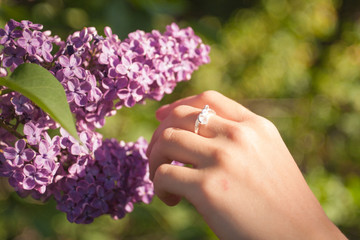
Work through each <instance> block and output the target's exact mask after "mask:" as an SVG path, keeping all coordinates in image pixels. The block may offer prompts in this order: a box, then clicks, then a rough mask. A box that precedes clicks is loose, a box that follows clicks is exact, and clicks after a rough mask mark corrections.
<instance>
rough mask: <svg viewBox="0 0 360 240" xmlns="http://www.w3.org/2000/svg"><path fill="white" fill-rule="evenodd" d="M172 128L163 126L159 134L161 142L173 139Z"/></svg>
mask: <svg viewBox="0 0 360 240" xmlns="http://www.w3.org/2000/svg"><path fill="white" fill-rule="evenodd" d="M174 133H175V131H174V129H173V128H165V129H164V130H163V131H162V132H161V134H160V140H161V142H163V141H164V142H169V141H173V139H174Z"/></svg>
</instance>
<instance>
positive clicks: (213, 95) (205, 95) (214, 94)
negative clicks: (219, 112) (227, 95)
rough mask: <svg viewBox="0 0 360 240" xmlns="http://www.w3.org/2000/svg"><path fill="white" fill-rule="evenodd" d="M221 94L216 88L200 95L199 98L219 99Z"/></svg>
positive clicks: (207, 99) (205, 99)
mask: <svg viewBox="0 0 360 240" xmlns="http://www.w3.org/2000/svg"><path fill="white" fill-rule="evenodd" d="M220 95H221V94H220V93H218V92H216V91H214V90H207V91H205V92H203V93H201V94H200V95H199V98H200V99H202V100H204V101H211V100H214V99H217V98H218V97H219V96H220Z"/></svg>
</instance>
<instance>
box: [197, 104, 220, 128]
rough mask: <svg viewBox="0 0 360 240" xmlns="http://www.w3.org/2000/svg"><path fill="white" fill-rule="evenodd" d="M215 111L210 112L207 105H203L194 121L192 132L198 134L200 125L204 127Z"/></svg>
mask: <svg viewBox="0 0 360 240" xmlns="http://www.w3.org/2000/svg"><path fill="white" fill-rule="evenodd" d="M215 114H216V113H215V111H214V110H212V109H211V108H210V107H209V105H205V107H204V108H203V109H202V110H201V113H199V115H198V117H197V119H196V121H195V130H194V132H195V133H196V134H198V132H199V127H200V124H201V125H204V124H207V123H208V122H209V119H210V117H211V116H212V115H215Z"/></svg>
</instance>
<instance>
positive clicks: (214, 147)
mask: <svg viewBox="0 0 360 240" xmlns="http://www.w3.org/2000/svg"><path fill="white" fill-rule="evenodd" d="M206 104H208V105H209V106H210V108H212V109H213V110H215V112H216V115H213V116H212V117H211V118H210V119H209V122H208V124H206V125H200V128H199V132H198V134H195V133H194V124H195V121H196V118H197V116H198V114H199V113H200V112H201V109H202V108H203V107H204V106H205V105H206ZM157 118H158V120H159V121H160V122H161V123H160V126H159V127H158V129H157V130H156V131H155V133H154V135H153V138H152V140H151V142H150V144H149V148H148V152H147V155H148V157H149V161H150V177H151V179H152V180H153V182H154V187H155V193H156V194H157V196H158V197H159V198H160V199H161V200H162V201H163V202H165V203H166V204H168V205H176V204H177V203H178V202H179V201H180V200H181V198H182V197H184V198H186V199H187V200H188V201H189V202H190V203H192V204H193V205H194V206H195V207H196V209H197V210H198V212H199V213H200V214H201V215H202V216H203V217H204V219H205V221H206V222H207V223H208V225H209V226H210V228H212V230H213V231H214V233H215V234H217V236H218V237H219V238H221V239H239V238H252V239H331V238H333V239H338V238H345V237H344V236H343V235H342V233H341V232H340V231H339V230H338V229H337V228H336V226H335V225H334V224H333V223H332V222H331V221H330V220H329V219H328V218H327V216H326V215H325V213H324V211H323V209H322V208H321V206H320V204H319V202H318V201H317V199H316V198H315V196H314V195H313V193H312V192H311V190H310V189H309V187H308V185H307V184H306V182H305V180H304V178H303V176H302V174H301V172H300V171H299V169H298V167H297V165H296V163H295V161H294V159H293V158H292V156H291V154H290V153H289V151H288V149H287V147H286V146H285V144H284V142H283V140H282V138H281V136H280V134H279V133H278V131H277V129H276V127H275V126H274V125H273V124H272V123H271V122H269V121H268V120H266V119H264V118H262V117H260V116H258V115H256V114H254V113H253V112H251V111H249V110H248V109H246V108H244V107H243V106H241V105H240V104H238V103H236V102H234V101H232V100H230V99H228V98H226V97H224V96H223V95H221V94H219V93H217V92H214V91H209V92H205V93H203V94H200V95H197V96H193V97H188V98H185V99H182V100H179V101H177V102H174V103H172V104H170V105H166V106H163V107H162V108H160V109H159V110H158V111H157ZM172 161H178V162H181V163H184V164H189V165H191V166H192V167H182V166H178V165H171V162H172Z"/></svg>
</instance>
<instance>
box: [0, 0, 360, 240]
mask: <svg viewBox="0 0 360 240" xmlns="http://www.w3.org/2000/svg"><path fill="white" fill-rule="evenodd" d="M10 18H13V19H15V20H22V19H29V20H31V21H33V22H36V23H41V24H43V25H44V26H45V27H44V28H45V29H49V30H51V31H52V33H53V34H56V35H59V36H61V37H62V38H63V39H64V38H65V37H66V36H67V35H68V34H70V33H72V32H74V31H75V30H79V29H81V28H82V27H84V26H95V27H96V28H97V29H98V31H99V32H101V33H102V31H103V28H104V27H105V26H110V27H111V28H112V29H113V32H114V33H116V34H118V35H119V36H120V38H125V37H126V36H127V34H128V33H130V32H132V31H135V30H136V29H142V30H145V31H151V30H152V29H158V30H160V31H164V28H165V26H166V25H167V24H169V23H171V22H176V23H178V24H179V25H180V26H181V27H187V26H191V27H192V28H193V29H194V30H195V32H196V34H198V35H199V36H201V37H202V38H203V40H204V42H205V43H207V44H209V45H211V48H212V50H211V63H210V64H208V65H205V66H202V67H201V68H200V70H199V71H197V72H196V73H195V74H194V75H193V77H192V80H191V81H189V82H185V83H181V84H179V85H178V86H177V88H176V89H175V91H174V93H173V94H171V95H169V96H166V97H165V98H164V99H163V100H162V101H161V102H151V101H148V102H147V104H146V105H141V106H136V107H134V108H132V109H122V110H120V111H119V112H118V114H117V115H116V116H114V117H111V118H109V119H107V123H106V126H105V127H104V128H103V129H101V130H100V131H101V132H102V133H103V134H104V136H105V137H107V138H110V137H115V138H117V139H123V140H126V141H134V140H136V139H137V138H138V137H139V136H144V137H145V138H146V139H148V140H150V138H151V135H152V132H153V131H154V130H155V128H156V126H157V124H158V123H157V121H156V120H155V116H154V112H155V110H156V109H157V108H158V107H159V106H161V105H162V104H165V103H169V102H171V101H174V100H176V99H179V98H181V97H185V96H188V95H193V94H197V93H200V92H202V91H204V90H208V89H214V90H217V91H219V92H221V93H223V94H225V95H227V96H229V97H231V98H233V99H235V100H236V101H238V102H240V103H242V104H243V105H245V106H247V107H249V108H250V109H251V110H253V111H254V112H256V113H258V114H260V115H263V116H265V117H267V118H269V119H270V120H271V121H273V122H274V123H275V125H276V126H277V127H278V128H279V130H280V132H281V134H282V136H283V138H284V140H285V142H286V144H287V145H288V147H289V149H290V151H291V153H292V154H293V155H294V158H295V159H296V161H297V163H298V165H299V166H300V168H301V170H302V172H303V173H304V175H305V177H306V179H307V181H308V183H309V185H310V187H311V189H312V190H313V192H314V193H315V195H316V196H317V198H318V199H319V200H320V202H321V204H322V206H323V208H324V209H325V211H326V213H327V214H328V216H329V217H330V218H331V220H332V221H334V222H335V223H336V224H337V225H338V226H339V227H340V229H341V230H342V231H343V232H344V233H345V234H346V235H347V236H348V237H349V238H350V239H359V238H360V146H359V145H360V1H357V0H353V1H346V0H343V1H341V0H262V1H260V0H257V1H256V0H173V1H170V0H103V1H100V0H76V1H75V0H46V1H36V0H28V1H25V0H0V26H1V27H3V26H4V24H5V22H6V21H8V20H9V19H10ZM0 184H1V186H0V239H16V240H23V239H24V240H32V239H61V240H65V239H79V240H80V239H84V240H85V239H86V240H112V239H164V240H165V239H166V240H167V239H216V237H215V235H214V234H213V233H212V232H211V230H210V229H209V228H208V227H207V225H206V224H205V223H204V221H203V220H202V218H201V217H200V216H199V215H198V214H197V213H196V211H195V210H194V208H193V207H192V206H191V205H190V204H188V203H187V202H185V201H183V202H182V203H181V204H179V205H178V206H176V207H167V206H165V205H164V204H162V203H161V202H160V201H159V200H158V199H157V198H155V199H154V201H153V202H152V203H151V204H150V205H137V206H136V208H135V210H134V212H132V213H131V214H129V215H128V216H126V217H125V218H124V219H121V220H118V221H115V220H112V219H111V218H110V217H109V216H103V217H100V218H98V219H96V220H95V222H94V223H92V224H90V225H76V224H71V223H69V222H67V220H66V217H65V214H63V213H61V212H58V211H57V210H56V209H55V203H54V201H50V202H48V203H45V204H42V203H39V202H36V201H33V200H31V199H21V198H19V197H18V196H17V195H16V194H15V193H14V192H13V191H12V190H11V188H9V187H8V184H7V182H6V179H1V181H0Z"/></svg>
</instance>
